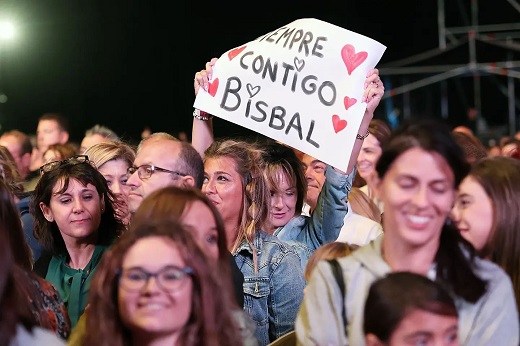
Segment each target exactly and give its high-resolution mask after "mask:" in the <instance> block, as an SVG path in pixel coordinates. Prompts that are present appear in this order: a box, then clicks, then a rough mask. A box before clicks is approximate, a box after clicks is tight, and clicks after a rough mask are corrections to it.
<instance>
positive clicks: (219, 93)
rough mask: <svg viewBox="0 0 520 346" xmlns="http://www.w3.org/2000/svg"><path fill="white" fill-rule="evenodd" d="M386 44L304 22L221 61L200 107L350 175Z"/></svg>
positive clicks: (326, 25) (316, 22) (199, 100)
mask: <svg viewBox="0 0 520 346" xmlns="http://www.w3.org/2000/svg"><path fill="white" fill-rule="evenodd" d="M385 49H386V47H385V46H383V45H381V44H380V43H378V42H376V41H374V40H372V39H370V38H368V37H365V36H362V35H359V34H357V33H354V32H352V31H348V30H345V29H343V28H340V27H337V26H335V25H332V24H329V23H326V22H323V21H320V20H317V19H299V20H296V21H294V22H292V23H290V24H288V25H286V26H284V27H281V28H279V29H277V30H275V31H272V32H270V33H267V34H266V35H263V36H261V37H259V38H257V39H256V40H254V41H251V42H248V43H246V44H244V45H242V46H239V47H237V48H234V49H231V50H230V51H228V52H226V53H225V54H223V55H222V56H221V57H220V58H219V60H218V61H217V63H216V64H215V66H214V70H213V71H214V72H213V76H212V80H211V81H210V87H209V90H208V92H204V91H203V90H201V92H199V94H198V95H197V98H196V100H195V103H194V107H195V108H199V109H202V110H204V111H206V112H208V113H211V114H214V115H216V116H218V117H220V118H223V119H226V120H228V121H231V122H233V123H235V124H238V125H241V126H244V127H246V128H248V129H250V130H253V131H256V132H258V133H261V134H263V135H266V136H268V137H271V138H273V139H276V140H279V141H281V142H283V143H286V144H287V145H290V146H292V147H294V148H296V149H299V150H301V151H303V152H306V153H308V154H309V155H311V156H314V157H316V158H318V159H320V160H322V161H324V162H326V163H328V164H330V165H333V166H335V167H337V168H339V169H346V167H347V165H348V160H349V156H350V152H351V151H352V147H353V145H354V141H355V138H356V134H357V131H358V129H359V126H360V124H361V119H362V117H363V114H364V112H365V109H366V104H364V103H362V102H361V97H362V95H363V90H364V81H365V77H366V74H367V72H368V71H369V70H370V69H372V68H374V67H375V66H376V64H377V62H378V61H379V60H380V59H381V56H382V55H383V53H384V51H385Z"/></svg>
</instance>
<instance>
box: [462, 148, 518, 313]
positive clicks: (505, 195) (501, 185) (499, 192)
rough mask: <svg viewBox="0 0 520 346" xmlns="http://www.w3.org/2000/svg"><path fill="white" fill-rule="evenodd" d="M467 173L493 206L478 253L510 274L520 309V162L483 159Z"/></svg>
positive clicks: (498, 158) (506, 159)
mask: <svg viewBox="0 0 520 346" xmlns="http://www.w3.org/2000/svg"><path fill="white" fill-rule="evenodd" d="M469 175H470V176H471V177H473V178H475V180H476V181H477V182H478V183H479V184H480V185H481V186H482V188H483V189H484V191H485V192H486V194H487V195H488V197H489V199H490V201H491V203H492V206H493V225H492V229H491V233H490V235H489V238H488V241H487V243H486V245H485V246H484V248H483V249H482V250H481V251H480V255H481V256H482V257H489V258H490V259H491V260H492V261H493V262H495V263H496V264H498V265H499V266H500V267H502V269H504V271H505V272H506V273H507V274H508V275H509V277H510V278H511V281H512V282H513V289H514V292H515V296H516V302H517V306H518V307H519V308H520V266H519V262H520V232H519V231H520V213H518V210H520V161H519V160H517V159H514V158H510V157H493V158H485V159H482V160H480V161H477V162H476V163H474V165H473V167H472V169H471V171H470V173H469ZM512 211H516V212H512Z"/></svg>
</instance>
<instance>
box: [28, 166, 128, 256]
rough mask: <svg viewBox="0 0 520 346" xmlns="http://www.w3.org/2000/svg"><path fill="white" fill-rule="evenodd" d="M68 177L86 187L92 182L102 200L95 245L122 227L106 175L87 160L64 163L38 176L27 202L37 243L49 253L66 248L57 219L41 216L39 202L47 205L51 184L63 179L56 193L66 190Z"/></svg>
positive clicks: (109, 241)
mask: <svg viewBox="0 0 520 346" xmlns="http://www.w3.org/2000/svg"><path fill="white" fill-rule="evenodd" d="M71 179H76V180H78V181H80V182H81V183H82V184H83V185H85V186H86V185H87V184H92V185H94V186H95V188H96V190H97V192H98V193H99V196H100V197H101V198H103V199H104V201H105V211H104V212H103V214H101V223H100V225H99V228H98V229H99V230H100V232H98V240H97V244H96V245H111V244H112V242H113V241H114V240H115V239H116V238H117V237H118V236H119V235H120V234H121V233H122V232H123V230H124V229H125V226H124V225H123V223H122V222H121V220H120V219H119V218H117V217H116V212H115V209H114V205H115V203H116V202H115V201H116V198H115V197H114V194H113V193H112V191H110V189H109V188H108V185H107V182H106V180H105V177H103V175H102V174H101V173H99V171H98V170H97V169H96V168H95V167H94V166H92V165H91V164H90V163H89V162H82V163H76V164H73V163H63V164H61V165H60V166H59V167H58V168H56V169H54V170H52V171H50V172H46V173H44V174H43V175H42V176H41V178H40V181H39V182H38V184H37V185H36V188H35V189H34V195H33V198H32V201H31V204H30V208H31V214H32V215H33V218H34V235H35V236H36V238H37V239H38V241H39V242H40V244H41V245H43V247H44V248H45V249H46V250H47V251H50V252H51V253H52V254H61V253H63V254H66V253H67V248H66V247H65V242H64V240H63V238H62V236H61V233H60V230H59V229H58V225H57V224H56V222H55V221H53V222H50V221H47V219H46V218H45V216H44V215H43V212H42V210H41V209H40V202H42V203H43V204H45V205H46V206H49V205H50V201H51V196H52V193H53V192H52V191H53V189H54V186H55V185H56V184H60V182H62V184H61V185H62V186H61V189H60V191H58V193H63V192H64V191H66V190H67V188H68V186H69V182H70V180H71Z"/></svg>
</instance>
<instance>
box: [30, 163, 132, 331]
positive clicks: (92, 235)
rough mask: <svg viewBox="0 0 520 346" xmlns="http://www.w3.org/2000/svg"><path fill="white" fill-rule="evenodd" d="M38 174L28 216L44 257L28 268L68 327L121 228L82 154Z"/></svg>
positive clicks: (101, 181) (73, 322)
mask: <svg viewBox="0 0 520 346" xmlns="http://www.w3.org/2000/svg"><path fill="white" fill-rule="evenodd" d="M40 172H41V177H40V181H39V182H38V184H37V185H36V188H35V190H34V196H33V200H32V202H31V213H32V214H33V217H34V234H35V236H36V237H37V238H38V240H39V242H40V244H42V246H43V247H44V249H45V250H46V253H44V254H43V255H42V256H41V257H40V258H39V259H38V261H37V262H36V263H35V266H34V270H35V271H36V273H37V274H39V275H40V276H41V277H43V278H45V279H46V280H48V281H50V282H51V283H52V284H54V286H56V288H57V289H58V291H59V293H60V296H61V298H62V299H63V301H64V302H65V304H66V305H67V310H68V312H69V317H70V320H71V325H72V328H74V326H75V325H76V322H77V321H78V318H79V316H80V315H81V314H82V313H83V310H84V309H85V306H86V304H87V293H88V289H89V286H90V281H91V280H92V273H93V272H94V271H95V270H96V268H97V265H98V264H99V261H100V260H101V256H102V255H103V253H104V252H105V251H106V249H107V248H108V247H109V246H110V245H111V244H112V243H113V241H114V240H115V239H116V238H117V237H118V236H119V235H120V234H121V232H122V230H124V225H123V224H122V222H121V221H120V220H119V218H117V217H116V215H115V210H114V201H115V197H114V195H113V194H112V192H111V191H110V189H109V187H108V185H107V182H106V180H105V178H104V177H103V175H102V174H101V173H99V171H98V170H97V169H96V168H95V167H94V166H93V165H92V164H91V162H90V161H89V160H88V157H87V156H86V155H79V156H74V157H71V158H69V159H66V160H63V161H55V162H51V163H48V164H46V165H44V166H42V167H41V168H40Z"/></svg>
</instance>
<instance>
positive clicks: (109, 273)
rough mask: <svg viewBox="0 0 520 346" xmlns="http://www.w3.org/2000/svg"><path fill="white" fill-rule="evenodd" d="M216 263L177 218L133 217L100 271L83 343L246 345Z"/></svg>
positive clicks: (91, 300) (94, 286)
mask: <svg viewBox="0 0 520 346" xmlns="http://www.w3.org/2000/svg"><path fill="white" fill-rule="evenodd" d="M214 268H215V267H214V266H213V264H212V263H211V262H210V260H209V258H208V257H207V256H206V255H205V254H204V253H203V252H202V251H201V249H200V246H199V245H197V243H196V242H195V240H194V239H193V238H192V237H191V236H190V231H188V230H186V229H184V226H183V225H181V224H180V223H178V222H176V221H175V220H172V218H169V217H166V218H156V219H154V220H153V221H150V220H148V222H145V223H138V224H137V225H135V224H134V223H132V225H131V227H130V230H129V231H128V232H126V233H125V234H124V235H123V236H121V238H120V239H119V240H118V242H117V243H116V244H115V245H114V246H113V248H112V249H110V250H109V251H108V252H107V253H106V255H105V257H104V258H103V260H102V263H101V265H100V267H99V269H98V271H97V272H96V274H95V276H94V280H93V282H92V286H91V293H90V296H89V302H90V305H89V310H88V313H87V314H86V322H87V325H86V330H88V333H85V335H84V339H83V342H82V344H83V345H97V346H105V345H106V346H108V345H110V346H123V345H143V346H147V345H152V344H153V345H182V346H195V345H197V346H199V345H200V346H210V345H230V346H231V345H242V342H241V340H240V332H239V330H238V327H237V324H236V321H235V319H234V317H233V312H232V308H233V306H234V305H233V303H232V302H231V300H229V298H230V295H229V294H228V293H229V288H228V286H227V284H226V283H225V282H223V281H222V280H221V276H220V273H219V272H218V271H217V270H214Z"/></svg>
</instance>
